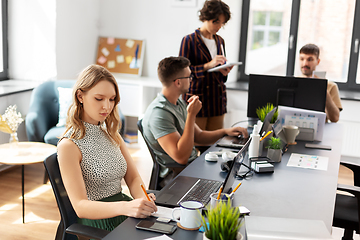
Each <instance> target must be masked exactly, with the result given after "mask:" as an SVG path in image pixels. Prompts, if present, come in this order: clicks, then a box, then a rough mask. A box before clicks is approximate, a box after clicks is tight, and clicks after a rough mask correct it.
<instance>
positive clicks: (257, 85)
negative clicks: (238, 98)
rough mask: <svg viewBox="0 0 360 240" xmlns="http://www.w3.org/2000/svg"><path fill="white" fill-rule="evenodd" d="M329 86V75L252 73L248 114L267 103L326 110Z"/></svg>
mask: <svg viewBox="0 0 360 240" xmlns="http://www.w3.org/2000/svg"><path fill="white" fill-rule="evenodd" d="M326 90H327V80H326V79H318V78H298V77H284V76H270V75H257V74H250V77H249V91H248V108H247V117H249V118H257V115H256V109H257V108H259V107H263V106H265V105H266V104H267V103H272V104H273V105H274V107H275V106H279V105H280V106H288V107H296V108H302V109H308V110H314V111H319V112H325V103H326Z"/></svg>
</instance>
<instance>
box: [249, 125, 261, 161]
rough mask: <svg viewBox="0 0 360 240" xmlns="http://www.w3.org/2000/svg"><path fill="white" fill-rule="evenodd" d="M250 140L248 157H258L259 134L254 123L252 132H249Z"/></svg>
mask: <svg viewBox="0 0 360 240" xmlns="http://www.w3.org/2000/svg"><path fill="white" fill-rule="evenodd" d="M251 138H252V139H251V142H250V146H249V158H250V159H251V158H255V157H259V145H260V135H259V129H258V126H257V125H254V129H253V132H252V134H251Z"/></svg>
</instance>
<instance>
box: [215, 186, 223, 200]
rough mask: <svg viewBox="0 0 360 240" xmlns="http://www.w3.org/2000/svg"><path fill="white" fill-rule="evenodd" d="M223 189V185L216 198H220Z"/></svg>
mask: <svg viewBox="0 0 360 240" xmlns="http://www.w3.org/2000/svg"><path fill="white" fill-rule="evenodd" d="M222 190H223V186H221V187H220V190H219V194H218V196H217V198H216V200H219V199H220V195H221V192H222Z"/></svg>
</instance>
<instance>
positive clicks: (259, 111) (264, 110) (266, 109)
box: [256, 103, 278, 123]
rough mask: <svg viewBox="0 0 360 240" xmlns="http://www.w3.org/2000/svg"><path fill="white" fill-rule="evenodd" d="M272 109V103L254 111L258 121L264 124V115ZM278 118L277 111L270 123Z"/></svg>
mask: <svg viewBox="0 0 360 240" xmlns="http://www.w3.org/2000/svg"><path fill="white" fill-rule="evenodd" d="M273 109H274V105H273V104H272V103H267V104H266V105H265V106H264V107H258V108H257V109H256V115H257V116H258V118H259V119H260V121H262V122H264V120H265V117H266V115H267V114H268V113H269V112H271V110H273ZM277 118H278V111H277V110H276V112H275V113H274V115H273V117H272V119H271V121H270V123H274V122H275V121H276V119H277Z"/></svg>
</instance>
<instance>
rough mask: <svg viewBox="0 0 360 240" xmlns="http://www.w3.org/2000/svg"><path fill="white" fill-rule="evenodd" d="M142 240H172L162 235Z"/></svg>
mask: <svg viewBox="0 0 360 240" xmlns="http://www.w3.org/2000/svg"><path fill="white" fill-rule="evenodd" d="M144 240H172V238H171V237H169V236H167V235H165V234H164V235H161V236H159V237H152V238H146V239H144Z"/></svg>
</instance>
